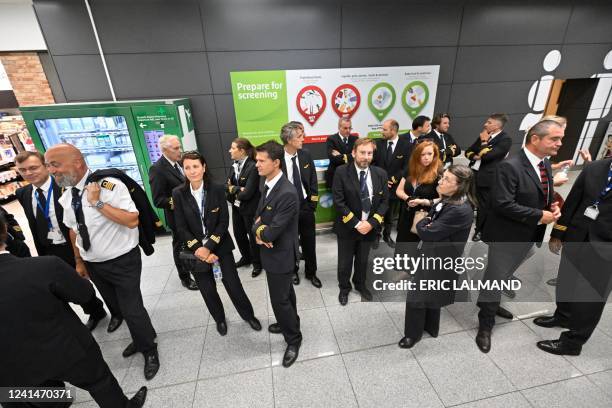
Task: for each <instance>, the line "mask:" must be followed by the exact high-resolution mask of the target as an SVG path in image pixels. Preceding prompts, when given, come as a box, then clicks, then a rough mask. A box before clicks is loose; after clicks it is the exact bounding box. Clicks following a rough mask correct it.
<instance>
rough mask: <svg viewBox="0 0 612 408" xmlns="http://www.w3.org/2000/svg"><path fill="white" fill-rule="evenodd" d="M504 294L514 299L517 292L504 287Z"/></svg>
mask: <svg viewBox="0 0 612 408" xmlns="http://www.w3.org/2000/svg"><path fill="white" fill-rule="evenodd" d="M502 294H503V295H504V296H507V297H509V298H510V299H514V298H515V297H516V292H515V291H514V290H513V289H502Z"/></svg>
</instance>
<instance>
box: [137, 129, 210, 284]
mask: <svg viewBox="0 0 612 408" xmlns="http://www.w3.org/2000/svg"><path fill="white" fill-rule="evenodd" d="M158 144H159V149H160V150H161V152H162V157H160V158H159V160H157V161H156V162H155V163H154V164H153V165H152V166H151V168H150V169H149V184H150V185H151V195H152V196H153V203H154V204H155V206H156V207H157V208H163V210H164V215H165V217H166V225H168V228H170V231H171V232H172V254H173V256H174V265H175V266H176V270H177V272H178V275H179V279H180V280H181V283H182V285H183V286H184V287H185V288H187V289H189V290H198V285H197V284H196V283H195V281H194V280H193V279H192V278H191V275H190V274H189V271H188V270H187V269H185V266H184V265H183V262H182V261H181V260H180V259H179V253H180V252H181V240H180V239H179V237H178V235H177V231H176V225H175V222H174V203H173V202H172V190H174V188H175V187H178V186H180V185H182V184H183V183H185V176H184V175H183V171H182V170H181V166H180V164H179V161H180V159H181V142H180V140H179V138H178V137H177V136H174V135H164V136H162V137H160V138H159V141H158Z"/></svg>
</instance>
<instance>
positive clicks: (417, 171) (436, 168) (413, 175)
mask: <svg viewBox="0 0 612 408" xmlns="http://www.w3.org/2000/svg"><path fill="white" fill-rule="evenodd" d="M428 147H431V148H432V149H433V156H434V157H433V160H432V161H431V163H430V164H429V166H423V165H422V164H421V154H422V153H423V150H425V149H426V148H428ZM441 167H442V162H441V161H440V150H438V146H437V145H436V144H435V143H434V142H432V141H431V140H425V141H423V142H421V143H418V144H417V145H416V147H415V148H414V150H413V151H412V155H411V156H410V162H409V163H408V174H407V175H406V176H407V177H406V179H408V180H410V181H416V182H417V183H419V184H431V183H433V182H434V181H436V179H437V178H438V174H439V172H440V168H441Z"/></svg>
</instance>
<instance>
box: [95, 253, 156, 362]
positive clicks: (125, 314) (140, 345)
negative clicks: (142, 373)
mask: <svg viewBox="0 0 612 408" xmlns="http://www.w3.org/2000/svg"><path fill="white" fill-rule="evenodd" d="M85 266H86V267H87V270H88V271H89V275H90V276H91V280H92V281H93V282H94V283H95V284H96V287H97V288H98V290H99V291H100V294H101V295H102V298H103V299H104V301H105V302H106V305H107V306H108V308H109V310H110V312H111V314H112V315H113V316H116V317H122V318H124V319H125V322H126V323H127V326H128V328H129V329H130V334H131V336H132V340H133V341H134V345H135V346H136V350H137V351H140V352H141V353H144V354H146V353H148V352H151V351H153V350H155V349H156V347H157V345H156V344H155V337H156V336H157V334H156V333H155V329H153V325H152V324H151V318H150V317H149V313H148V312H147V309H145V307H144V303H143V301H142V293H141V292H140V274H141V272H142V260H141V258H140V249H139V248H138V247H135V248H133V249H132V250H131V251H129V252H128V253H126V254H124V255H121V256H119V257H117V258H115V259H111V260H108V261H105V262H85Z"/></svg>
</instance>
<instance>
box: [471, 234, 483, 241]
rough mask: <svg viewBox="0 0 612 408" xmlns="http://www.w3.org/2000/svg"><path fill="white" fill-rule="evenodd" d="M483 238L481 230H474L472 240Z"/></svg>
mask: <svg viewBox="0 0 612 408" xmlns="http://www.w3.org/2000/svg"><path fill="white" fill-rule="evenodd" d="M481 239H482V237H481V236H480V232H474V235H473V236H472V241H474V242H478V241H480V240H481Z"/></svg>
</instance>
